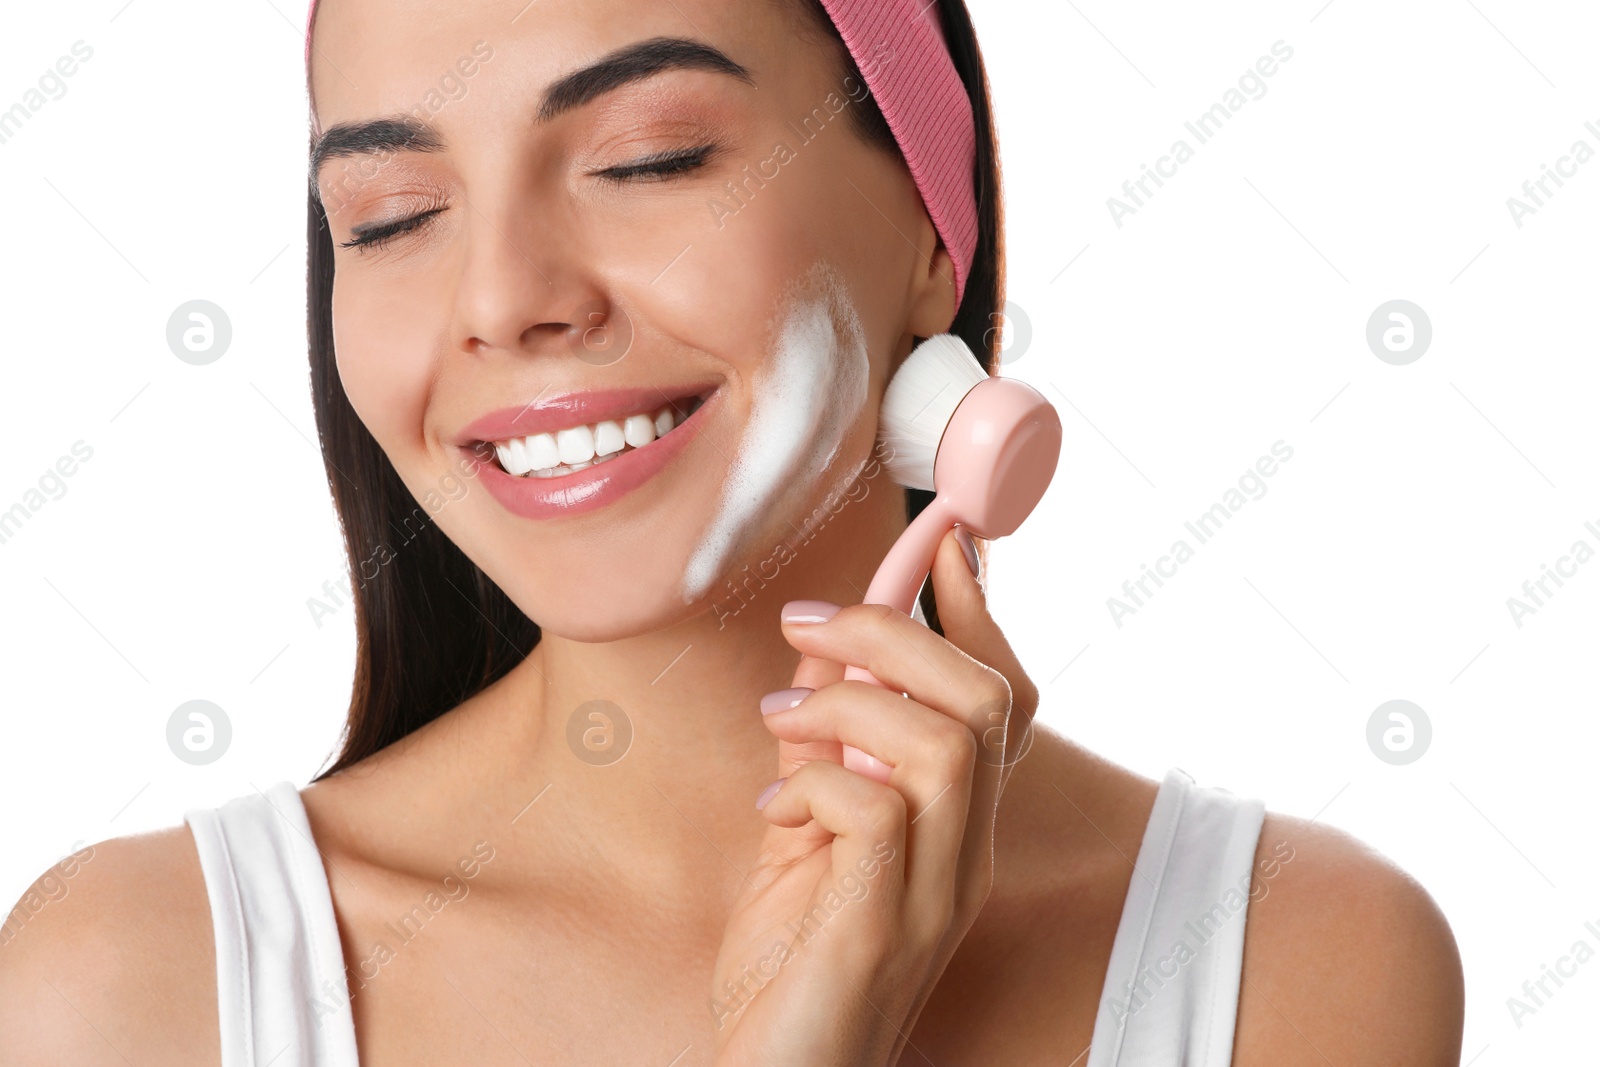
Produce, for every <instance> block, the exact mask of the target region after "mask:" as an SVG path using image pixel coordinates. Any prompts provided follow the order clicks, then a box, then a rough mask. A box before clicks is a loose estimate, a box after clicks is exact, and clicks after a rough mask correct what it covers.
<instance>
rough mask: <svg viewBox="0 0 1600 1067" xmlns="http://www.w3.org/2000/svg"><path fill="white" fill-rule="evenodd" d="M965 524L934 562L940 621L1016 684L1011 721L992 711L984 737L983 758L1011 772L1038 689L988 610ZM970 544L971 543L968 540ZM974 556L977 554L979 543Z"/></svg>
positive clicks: (952, 638) (964, 647) (953, 638)
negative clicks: (974, 574)
mask: <svg viewBox="0 0 1600 1067" xmlns="http://www.w3.org/2000/svg"><path fill="white" fill-rule="evenodd" d="M961 532H962V531H961V528H960V527H957V528H956V530H955V531H952V532H951V534H950V536H948V537H946V538H945V540H944V542H943V543H941V544H940V546H939V551H938V553H937V554H936V555H935V556H934V561H933V576H932V579H931V580H932V582H933V592H934V597H935V599H936V600H937V602H938V605H939V625H940V628H941V629H943V630H944V635H945V638H946V639H947V640H948V641H949V642H950V643H951V644H952V645H955V646H956V647H957V648H959V649H961V651H963V652H965V653H967V655H969V656H971V657H972V658H974V659H976V660H977V661H978V662H980V663H984V664H987V665H988V666H990V667H992V668H994V669H995V670H996V671H999V672H1000V674H1001V675H1003V676H1004V677H1005V679H1006V683H1007V684H1008V685H1009V686H1010V687H1011V703H1010V706H1009V713H1010V714H1009V719H1008V720H1007V719H1006V717H1005V716H1001V715H997V714H995V713H994V709H987V710H986V712H985V715H986V717H987V719H988V720H989V721H988V724H987V729H986V730H985V732H984V733H983V734H982V735H981V736H980V742H981V744H980V746H979V753H978V758H979V759H980V760H981V761H983V762H984V763H986V764H990V765H992V766H997V767H1002V768H1006V769H1007V770H1009V769H1010V768H1012V767H1014V766H1015V765H1016V762H1017V761H1018V760H1019V759H1020V758H1021V757H1022V756H1023V754H1025V753H1026V751H1027V748H1028V746H1029V745H1030V744H1031V743H1032V740H1033V739H1032V737H1031V735H1030V731H1031V730H1032V726H1033V716H1034V713H1035V712H1036V711H1037V710H1038V707H1039V690H1038V688H1037V687H1036V686H1035V685H1034V684H1033V680H1032V679H1031V678H1029V677H1028V673H1027V671H1025V670H1023V668H1022V663H1021V661H1020V660H1018V659H1017V654H1016V652H1015V651H1013V650H1012V648H1011V642H1010V641H1008V640H1007V639H1006V635H1005V633H1004V632H1003V631H1002V630H1001V629H1000V626H999V624H997V623H996V622H995V620H994V617H993V616H992V615H990V614H989V602H988V596H987V593H986V590H985V587H984V585H983V584H982V582H981V580H974V579H973V577H972V570H971V568H970V567H969V566H968V564H967V556H966V554H965V550H964V549H963V548H962V547H961ZM969 543H970V542H969ZM972 547H973V557H974V558H976V557H977V547H978V546H977V545H976V544H975V543H974V544H973V545H972Z"/></svg>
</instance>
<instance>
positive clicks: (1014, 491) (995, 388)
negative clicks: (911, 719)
mask: <svg viewBox="0 0 1600 1067" xmlns="http://www.w3.org/2000/svg"><path fill="white" fill-rule="evenodd" d="M879 426H880V429H879V440H880V442H881V443H882V445H883V446H884V448H885V450H886V451H887V452H888V453H889V459H888V460H887V463H886V466H887V467H888V470H889V475H890V477H892V478H893V479H894V480H895V481H896V482H898V483H899V484H901V485H904V486H907V487H909V488H914V489H931V490H932V491H933V492H934V494H935V496H934V499H933V502H932V503H931V504H929V505H928V506H927V507H926V508H925V509H923V511H922V513H921V514H919V515H918V516H917V517H916V518H915V519H914V520H913V521H912V522H911V525H909V526H907V527H906V530H905V532H904V533H903V534H901V535H900V538H899V540H897V541H896V542H895V543H894V547H893V548H891V549H890V550H889V554H888V555H887V556H885V557H884V560H883V563H882V564H881V565H880V566H879V567H878V572H877V573H876V574H875V575H874V576H873V578H872V584H871V585H870V586H868V587H867V595H866V597H865V598H864V600H863V601H862V602H863V603H866V604H887V605H888V606H889V607H892V608H895V609H896V610H899V611H903V612H905V613H906V614H907V615H909V614H911V612H912V609H913V608H914V607H915V604H916V600H917V594H918V593H919V592H920V591H921V589H922V583H923V582H924V581H926V580H927V577H928V573H929V572H930V571H931V570H932V569H933V557H934V554H935V552H937V550H938V547H939V542H940V540H941V539H942V538H943V537H944V535H945V534H947V533H949V532H950V531H951V530H952V529H953V528H955V527H956V526H957V525H961V526H964V527H966V528H967V530H968V531H969V532H970V533H973V534H975V535H977V536H978V537H982V538H984V539H985V540H993V539H994V538H997V537H1004V536H1006V535H1007V534H1010V533H1012V532H1014V531H1015V530H1016V529H1017V527H1019V526H1021V525H1022V520H1023V519H1026V518H1027V517H1028V515H1029V514H1030V513H1031V512H1032V511H1033V509H1034V507H1035V506H1037V505H1038V503H1039V501H1040V500H1041V499H1042V498H1043V497H1044V491H1045V488H1046V487H1047V486H1049V484H1050V479H1051V478H1052V477H1053V476H1054V475H1055V470H1056V461H1057V460H1058V459H1059V458H1060V455H1061V418H1060V416H1059V415H1058V414H1057V413H1056V409H1055V408H1054V407H1052V406H1051V404H1050V402H1049V401H1048V400H1046V399H1045V398H1044V396H1043V395H1042V394H1040V392H1039V391H1038V390H1037V389H1034V388H1033V387H1032V386H1029V385H1025V384H1023V383H1022V382H1019V381H1016V380H1015V379H1011V378H997V377H992V376H991V375H989V374H987V373H986V372H985V371H984V368H983V365H982V364H981V363H979V362H978V360H977V358H976V357H975V356H974V355H973V353H972V350H971V349H970V348H968V347H967V344H966V342H965V341H963V340H961V338H959V337H956V336H955V335H953V334H939V335H938V336H936V337H930V338H928V339H927V340H925V341H923V342H922V343H921V344H919V345H918V346H917V347H916V348H914V349H912V351H911V354H910V355H909V356H907V357H906V360H905V362H904V363H903V364H902V365H901V366H900V369H899V370H898V371H896V372H895V375H894V378H893V379H892V380H891V381H890V382H889V388H888V390H887V391H886V392H885V394H884V399H883V410H882V414H881V417H880V422H879ZM844 676H845V677H846V678H848V679H855V680H858V681H864V682H871V683H872V684H873V685H878V686H882V685H883V683H882V682H880V681H878V679H876V678H874V677H873V676H872V674H871V672H869V671H867V670H865V669H864V668H861V667H855V666H849V667H846V668H845V675H844ZM844 765H845V766H846V767H848V768H850V769H851V770H854V771H859V772H861V773H862V774H865V775H867V776H869V777H871V778H875V779H877V780H878V781H880V782H883V781H888V778H889V767H888V766H887V765H886V764H884V763H882V762H881V761H879V760H878V759H877V758H875V757H873V756H869V755H868V754H867V753H865V752H862V751H861V750H860V749H857V748H852V747H850V746H849V745H846V746H845V749H844Z"/></svg>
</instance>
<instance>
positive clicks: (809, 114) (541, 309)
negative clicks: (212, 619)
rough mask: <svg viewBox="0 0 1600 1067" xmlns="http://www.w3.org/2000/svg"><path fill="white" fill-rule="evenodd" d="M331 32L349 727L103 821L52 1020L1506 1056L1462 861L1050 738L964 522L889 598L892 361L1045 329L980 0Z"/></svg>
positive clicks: (29, 957)
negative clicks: (1010, 306) (1461, 929)
mask: <svg viewBox="0 0 1600 1067" xmlns="http://www.w3.org/2000/svg"><path fill="white" fill-rule="evenodd" d="M313 23H314V28H315V35H314V41H308V55H307V61H308V64H309V68H308V69H309V75H310V79H311V87H312V90H313V92H312V100H313V113H314V133H315V136H314V138H313V152H312V164H313V172H312V175H311V178H312V183H313V188H312V193H311V198H310V202H309V224H310V226H309V232H308V236H309V240H310V300H311V302H310V333H311V359H312V378H313V385H314V390H315V402H316V408H317V418H318V425H319V430H320V432H321V440H322V447H323V450H324V455H325V459H326V464H327V469H328V476H329V484H330V486H331V488H332V492H333V495H334V499H335V502H336V504H337V506H338V509H339V513H340V516H341V519H342V521H343V525H344V534H345V538H346V544H347V549H348V553H349V557H350V565H351V576H352V581H353V583H354V585H355V587H356V588H355V598H356V607H357V626H358V636H359V663H358V668H357V673H356V682H355V691H354V694H353V697H352V699H351V704H350V714H349V724H348V730H347V733H346V736H345V739H344V743H343V749H342V751H341V752H340V753H339V755H338V757H337V759H336V761H335V762H334V763H333V765H332V766H331V767H330V768H329V769H328V770H327V771H326V772H324V773H323V774H322V775H320V776H319V777H318V778H317V780H316V781H315V782H314V783H313V784H311V785H310V786H308V787H307V788H305V789H303V790H297V789H295V788H294V786H293V785H291V784H289V783H281V784H279V785H277V786H274V787H273V788H271V789H269V790H267V791H265V792H262V793H255V794H251V795H249V796H245V797H241V798H239V799H238V800H236V801H233V802H231V803H229V804H227V805H224V806H223V807H222V808H219V809H215V810H197V811H193V812H190V813H189V816H188V819H187V820H186V825H184V826H181V827H176V828H173V829H171V830H167V831H164V832H160V833H155V834H150V835H144V836H139V837H131V838H126V839H117V840H113V841H108V842H104V843H102V844H100V845H97V846H95V848H94V850H93V861H92V862H90V863H84V864H82V866H81V867H80V868H79V869H78V870H77V872H76V874H75V876H74V879H73V882H72V891H71V894H70V895H69V896H68V897H67V898H65V899H64V900H62V901H61V902H60V903H59V904H55V905H52V906H51V907H49V908H46V909H43V910H40V911H39V912H38V913H37V914H36V915H33V916H32V917H31V918H30V920H29V922H28V923H27V925H26V926H25V927H24V928H23V929H22V930H21V932H20V934H19V935H18V936H16V937H14V938H12V939H11V940H10V941H9V942H8V944H7V945H6V946H5V948H4V949H3V950H0V1050H3V1051H0V1061H3V1062H4V1063H6V1064H35V1063H38V1064H43V1063H50V1064H58V1063H74V1064H88V1063H161V1064H168V1065H187V1064H196V1065H199V1064H207V1065H215V1064H218V1063H222V1064H224V1065H225V1067H232V1065H235V1064H239V1065H242V1064H247V1063H248V1064H257V1065H262V1067H265V1065H267V1064H274V1065H277V1067H284V1065H288V1064H313V1063H314V1064H338V1065H353V1064H355V1063H356V1062H357V1051H358V1050H359V1057H360V1062H361V1063H363V1064H366V1065H368V1067H372V1065H381V1064H397V1063H438V1062H448V1063H474V1064H500V1063H504V1064H516V1063H535V1062H537V1063H560V1064H608V1065H609V1064H619V1063H634V1064H659V1065H668V1064H683V1065H687V1064H717V1065H725V1067H732V1065H755V1064H761V1065H795V1067H800V1065H806V1067H811V1065H817V1064H837V1065H844V1064H849V1065H863V1064H872V1065H880V1064H889V1063H905V1064H910V1063H929V1064H932V1063H937V1064H952V1065H953V1064H994V1063H1004V1064H1073V1065H1078V1064H1087V1065H1090V1067H1104V1065H1110V1064H1125V1065H1132V1064H1185V1065H1190V1064H1192V1065H1199V1064H1206V1065H1212V1067H1216V1065H1224V1064H1228V1063H1230V1062H1231V1063H1233V1064H1236V1065H1239V1067H1251V1065H1266V1064H1270V1065H1274V1067H1279V1065H1284V1064H1313V1063H1315V1064H1355V1063H1374V1062H1382V1063H1396V1064H1438V1065H1443V1064H1454V1063H1456V1062H1457V1059H1458V1053H1459V1042H1460V1035H1461V1012H1462V983H1461V973H1460V963H1459V960H1458V957H1457V954H1456V949H1455V944H1454V941H1453V939H1452V937H1451V934H1450V931H1449V928H1448V926H1447V925H1446V923H1445V921H1444V919H1443V918H1442V917H1441V915H1440V914H1439V912H1438V910H1437V908H1436V907H1435V906H1434V904H1433V902H1432V901H1431V900H1430V898H1429V897H1428V896H1427V894H1426V893H1425V892H1424V891H1423V890H1422V889H1421V888H1420V887H1419V886H1417V885H1416V884H1415V883H1414V882H1413V881H1412V880H1410V879H1409V878H1408V877H1406V876H1405V875H1404V874H1403V873H1401V872H1400V871H1398V870H1397V869H1395V868H1394V867H1393V866H1391V865H1390V864H1389V863H1387V862H1385V861H1384V860H1383V859H1382V858H1380V857H1379V856H1377V855H1375V854H1374V853H1372V852H1371V851H1369V850H1367V849H1366V848H1364V847H1363V846H1361V845H1360V844H1358V843H1357V842H1355V841H1353V840H1351V839H1349V838H1348V837H1346V836H1344V835H1342V834H1340V833H1338V832H1337V831H1333V830H1329V829H1327V828H1324V827H1321V826H1317V825H1313V824H1310V823H1306V822H1303V821H1300V820H1295V819H1290V818H1286V817H1282V816H1278V815H1275V814H1265V815H1264V814H1263V811H1262V808H1261V805H1260V804H1259V803H1256V802H1250V801H1245V800H1241V799H1239V798H1235V797H1233V796H1231V795H1230V794H1228V793H1226V792H1224V791H1222V790H1220V789H1216V788H1205V787H1201V786H1199V785H1196V784H1195V783H1193V782H1192V781H1190V780H1189V779H1188V778H1187V776H1185V775H1183V774H1182V773H1181V772H1173V773H1172V774H1169V775H1168V776H1167V778H1166V779H1165V780H1164V781H1163V782H1160V783H1157V782H1155V781H1151V780H1147V779H1144V778H1142V777H1139V776H1137V775H1134V774H1132V773H1130V772H1128V771H1126V770H1123V769H1121V768H1119V767H1116V766H1113V765H1111V764H1109V763H1107V762H1105V761H1104V760H1101V759H1098V758H1097V757H1095V756H1094V755H1093V754H1091V753H1089V752H1086V751H1084V750H1083V749H1081V748H1079V747H1078V746H1076V745H1074V744H1073V743H1072V742H1071V741H1069V740H1067V739H1066V738H1064V737H1061V736H1058V735H1057V734H1055V733H1053V732H1051V731H1049V730H1046V729H1044V728H1043V727H1036V726H1034V725H1033V722H1032V720H1033V715H1034V712H1035V710H1036V708H1037V703H1038V691H1037V689H1036V687H1035V686H1034V684H1033V683H1032V682H1031V681H1030V680H1029V678H1028V676H1027V675H1026V673H1025V672H1024V671H1023V669H1022V667H1021V665H1020V664H1019V663H1018V661H1017V659H1016V657H1015V656H1014V655H1013V654H1012V652H1011V649H1010V647H1009V645H1008V644H1007V641H1006V638H1005V637H1004V635H1003V634H1002V633H1001V632H1000V630H999V629H998V628H997V626H996V625H995V622H994V620H993V619H992V618H991V617H990V615H989V613H988V611H987V609H986V607H985V599H984V597H985V594H984V582H983V579H982V570H983V563H982V561H983V558H984V556H985V549H984V547H983V546H981V545H980V544H978V543H976V542H975V541H974V540H973V539H972V537H971V536H969V535H968V534H966V532H965V531H961V530H958V531H956V532H953V533H952V534H951V535H949V536H948V537H946V538H945V539H944V541H943V542H942V543H941V545H940V547H939V551H938V554H937V557H936V559H935V562H934V569H933V573H932V576H931V580H930V583H929V586H928V588H926V589H925V590H924V594H923V597H922V600H921V603H920V610H919V611H918V612H917V616H918V617H917V618H911V617H907V616H906V615H904V614H901V613H899V612H894V611H891V610H888V609H883V608H877V607H873V606H866V605H862V604H860V601H861V599H862V596H863V590H864V589H865V588H866V586H867V584H868V582H869V580H870V578H871V576H872V574H873V572H874V570H875V569H876V567H877V564H878V563H879V562H880V561H881V560H882V558H883V556H884V554H885V552H886V551H887V550H888V548H889V546H890V545H891V544H892V543H893V542H894V540H895V538H896V537H897V536H898V534H899V533H900V532H901V531H902V530H903V529H904V528H905V526H906V525H907V522H908V521H909V518H910V517H911V516H913V515H915V514H917V513H918V512H919V511H920V509H921V508H922V507H924V506H926V504H927V502H928V499H929V494H927V493H923V492H920V491H908V490H904V489H902V488H900V487H898V486H896V485H895V484H894V483H893V482H892V481H891V480H890V479H889V477H888V476H887V475H886V474H885V473H884V464H883V463H882V462H880V460H881V459H882V458H883V457H882V455H881V454H880V453H879V452H878V451H877V450H876V449H875V441H876V434H877V428H878V408H879V403H880V401H881V399H882V397H883V392H884V388H885V385H886V383H887V381H888V380H889V377H890V376H891V374H892V373H893V372H894V370H895V369H896V368H897V367H898V366H899V364H900V362H901V361H902V360H903V359H904V358H905V357H906V356H907V354H908V353H909V352H910V351H911V349H912V347H913V346H914V344H915V343H916V342H917V340H918V339H921V338H927V337H930V336H933V335H936V334H941V333H954V334H956V335H957V336H959V337H961V338H963V339H964V340H965V341H966V342H967V343H968V345H969V346H970V347H971V348H972V349H973V351H974V352H975V353H977V354H978V355H979V357H980V359H981V361H982V362H983V363H984V365H985V367H986V369H988V370H989V371H990V372H991V373H992V372H993V370H994V363H995V349H994V336H993V333H992V331H991V326H992V324H993V323H994V322H995V321H996V313H997V312H998V311H999V309H1000V308H1001V307H1002V306H1003V303H1004V298H1003V295H1002V288H1003V286H1002V280H1003V261H1002V258H1001V254H1002V253H1001V241H1000V236H1001V229H1000V226H1001V212H1000V197H999V194H1000V180H999V178H1000V175H999V167H998V160H997V155H996V149H995V146H994V142H993V136H992V132H991V131H992V126H991V116H990V106H989V99H988V94H987V87H986V83H985V80H984V75H983V68H982V64H981V60H980V56H979V51H978V47H977V42H976V40H975V38H974V34H973V29H972V25H971V22H970V19H969V17H968V14H967V11H966V9H965V7H964V5H963V3H962V0H932V2H926V0H875V2H861V0H826V2H824V3H818V2H817V0H659V2H658V0H585V2H582V3H579V2H576V0H530V2H528V3H526V4H524V3H522V2H521V0H515V2H506V3H501V2H493V3H491V2H488V0H477V2H461V0H453V2H445V0H323V3H322V5H321V9H320V11H314V12H313ZM313 45H314V47H313ZM838 605H851V606H847V607H844V608H843V609H842V610H841V609H839V607H838ZM846 665H856V666H861V667H866V668H869V669H870V670H871V671H872V673H873V674H874V675H875V676H876V677H877V678H879V679H881V680H882V681H883V682H884V683H885V687H874V686H872V685H870V684H868V683H864V682H859V681H851V680H845V677H844V670H845V666H846ZM902 694H904V695H902ZM846 745H848V746H852V747H855V748H859V749H861V750H863V751H865V752H867V753H870V754H872V755H874V756H876V757H878V758H879V759H880V760H882V761H883V763H884V764H886V765H887V766H888V767H889V768H890V770H889V773H888V775H887V778H886V780H885V779H883V778H882V776H877V775H870V774H866V773H858V772H856V771H855V770H850V769H847V768H846V767H845V766H844V765H843V764H842V762H841V754H842V752H843V746H846ZM46 877H47V878H48V877H50V875H49V874H48V873H47V875H46Z"/></svg>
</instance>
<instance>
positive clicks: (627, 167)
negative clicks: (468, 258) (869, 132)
mask: <svg viewBox="0 0 1600 1067" xmlns="http://www.w3.org/2000/svg"><path fill="white" fill-rule="evenodd" d="M715 150H716V146H715V145H709V144H706V145H699V146H698V147H695V148H691V149H689V150H687V151H682V152H659V153H657V154H655V155H652V156H645V157H644V158H643V159H639V160H636V161H634V162H632V163H623V164H619V165H618V166H615V167H607V168H605V169H604V170H597V171H594V172H593V174H594V176H595V177H597V178H600V179H602V180H604V181H608V182H614V183H617V184H621V183H622V182H625V181H630V180H633V179H636V178H641V177H648V178H650V179H652V180H655V181H663V180H666V179H668V178H671V177H672V176H673V175H675V174H682V173H684V172H686V171H690V170H693V169H695V168H696V167H702V166H705V163H706V160H707V159H708V158H709V157H710V155H711V153H712V152H713V151H715ZM443 210H444V208H442V207H436V208H432V209H430V210H428V211H424V212H422V213H421V214H418V215H412V216H411V217H410V218H404V219H396V220H395V221H393V222H383V223H378V224H377V225H375V226H371V227H368V228H367V229H364V230H357V231H354V232H355V236H354V237H353V238H351V239H350V240H348V241H344V242H342V243H341V244H340V247H341V248H354V249H355V250H356V251H357V252H364V251H368V250H371V249H376V248H382V247H383V246H384V245H386V244H388V243H389V242H390V241H392V240H394V239H395V238H396V237H399V236H401V235H402V234H406V233H409V232H410V231H412V230H414V229H416V228H417V227H419V226H421V225H422V224H423V223H424V222H426V221H427V220H428V219H429V218H431V217H433V216H434V215H437V214H439V212H441V211H443Z"/></svg>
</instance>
